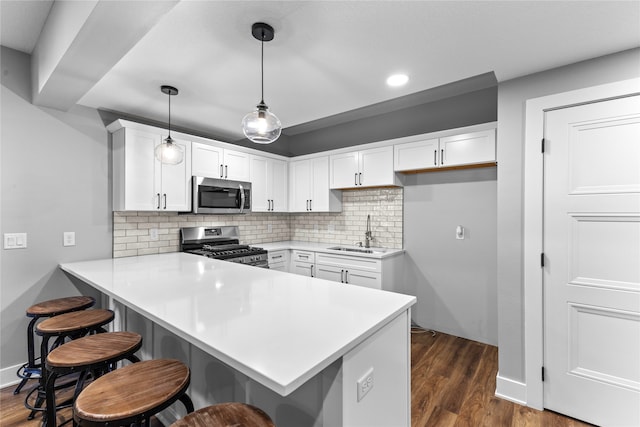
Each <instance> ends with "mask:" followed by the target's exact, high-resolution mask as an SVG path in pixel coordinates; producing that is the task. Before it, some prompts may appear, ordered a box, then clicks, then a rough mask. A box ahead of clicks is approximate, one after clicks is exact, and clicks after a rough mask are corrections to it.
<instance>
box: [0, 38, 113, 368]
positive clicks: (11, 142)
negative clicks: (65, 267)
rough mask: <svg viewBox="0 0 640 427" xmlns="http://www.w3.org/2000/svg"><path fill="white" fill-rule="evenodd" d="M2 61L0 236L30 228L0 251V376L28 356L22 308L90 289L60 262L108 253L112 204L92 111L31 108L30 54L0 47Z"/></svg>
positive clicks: (100, 128) (102, 139) (103, 142)
mask: <svg viewBox="0 0 640 427" xmlns="http://www.w3.org/2000/svg"><path fill="white" fill-rule="evenodd" d="M1 64H2V74H1V84H2V85H1V90H2V92H1V106H2V110H1V123H0V124H1V128H2V129H1V133H0V165H1V168H0V190H1V195H2V197H1V201H0V203H1V205H0V234H4V233H13V232H26V233H27V234H28V237H27V243H28V247H27V248H26V249H14V250H4V249H2V250H0V267H1V268H0V293H1V297H2V298H1V300H2V302H1V308H0V321H1V323H0V328H1V330H0V360H1V365H0V368H3V371H1V372H2V374H3V378H4V375H5V374H6V372H7V371H9V370H8V369H4V368H8V367H11V366H13V365H16V364H19V363H22V362H24V361H25V360H26V328H27V323H28V322H27V318H26V317H25V309H26V308H27V307H29V306H30V305H32V304H33V303H34V302H36V301H42V300H46V299H51V298H57V297H61V296H66V295H77V294H80V293H83V294H91V292H90V291H88V289H84V288H82V289H79V288H78V287H77V286H76V285H73V284H72V283H71V282H70V281H69V280H68V279H67V278H66V276H65V275H64V274H63V273H61V272H60V271H59V270H58V268H57V265H58V263H60V262H65V261H79V260H84V259H91V258H105V257H110V256H111V205H110V189H109V173H110V172H109V171H110V165H109V148H108V143H107V131H106V130H105V128H104V125H103V124H102V121H101V120H100V117H99V116H98V114H97V111H95V110H92V109H86V108H74V109H72V110H71V111H69V112H67V113H63V112H60V111H57V110H51V109H47V108H39V107H36V106H34V105H32V104H31V89H30V57H29V55H26V54H23V53H21V52H18V51H15V50H12V49H7V48H5V47H2V51H1ZM64 231H75V232H76V246H73V247H63V246H62V233H63V232H64ZM78 286H81V285H78ZM9 374H10V375H12V376H13V377H12V378H10V379H13V378H15V371H13V369H11V370H10V372H9Z"/></svg>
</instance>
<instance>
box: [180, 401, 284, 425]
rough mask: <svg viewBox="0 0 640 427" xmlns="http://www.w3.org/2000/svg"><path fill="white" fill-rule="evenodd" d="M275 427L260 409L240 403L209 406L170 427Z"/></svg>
mask: <svg viewBox="0 0 640 427" xmlns="http://www.w3.org/2000/svg"><path fill="white" fill-rule="evenodd" d="M230 426H233V427H275V424H273V421H271V418H269V416H268V415H267V414H266V413H265V412H264V411H263V410H262V409H260V408H256V407H255V406H253V405H248V404H246V403H239V402H229V403H220V404H217V405H211V406H207V407H206V408H202V409H198V410H197V411H195V412H192V413H190V414H189V415H187V416H185V417H184V418H181V419H179V420H178V421H176V422H175V423H173V424H171V426H170V427H230Z"/></svg>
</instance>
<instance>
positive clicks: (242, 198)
mask: <svg viewBox="0 0 640 427" xmlns="http://www.w3.org/2000/svg"><path fill="white" fill-rule="evenodd" d="M238 187H239V188H240V213H242V211H243V210H244V200H245V195H244V188H243V187H242V184H239V185H238Z"/></svg>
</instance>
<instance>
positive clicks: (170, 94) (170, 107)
mask: <svg viewBox="0 0 640 427" xmlns="http://www.w3.org/2000/svg"><path fill="white" fill-rule="evenodd" d="M168 95H169V138H168V139H169V140H171V91H169V94H168Z"/></svg>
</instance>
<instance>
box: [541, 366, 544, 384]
mask: <svg viewBox="0 0 640 427" xmlns="http://www.w3.org/2000/svg"><path fill="white" fill-rule="evenodd" d="M541 371H542V372H541V373H542V381H544V366H543V367H542V369H541Z"/></svg>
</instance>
